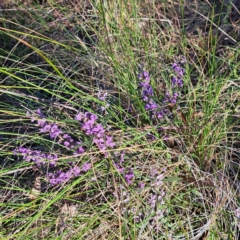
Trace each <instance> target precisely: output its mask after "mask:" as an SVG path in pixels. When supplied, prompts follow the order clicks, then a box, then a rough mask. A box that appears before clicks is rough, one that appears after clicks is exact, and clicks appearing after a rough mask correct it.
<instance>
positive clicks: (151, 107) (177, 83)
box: [138, 62, 184, 119]
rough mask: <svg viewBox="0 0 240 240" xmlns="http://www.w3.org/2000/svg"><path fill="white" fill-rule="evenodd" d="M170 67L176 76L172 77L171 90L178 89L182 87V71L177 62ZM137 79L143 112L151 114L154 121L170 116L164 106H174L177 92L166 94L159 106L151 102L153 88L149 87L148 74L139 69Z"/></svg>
mask: <svg viewBox="0 0 240 240" xmlns="http://www.w3.org/2000/svg"><path fill="white" fill-rule="evenodd" d="M172 67H173V70H174V71H175V73H176V76H174V77H172V90H173V89H175V88H178V87H183V76H184V69H183V68H182V67H181V65H180V63H178V62H175V63H174V64H173V65H172ZM138 79H139V80H140V83H139V87H140V88H141V98H142V100H143V101H144V102H145V107H144V108H145V110H147V111H149V112H151V113H152V115H153V117H154V118H155V119H161V118H163V117H164V116H166V115H171V112H170V110H169V109H168V108H167V107H166V105H168V104H172V105H175V104H176V103H177V99H178V96H179V94H178V93H177V92H173V94H170V92H166V94H165V97H164V99H163V101H162V103H161V104H160V105H159V104H157V103H156V102H155V101H154V100H153V97H154V93H153V88H152V86H151V85H150V76H149V73H148V72H146V71H143V70H142V69H141V68H140V73H139V74H138Z"/></svg>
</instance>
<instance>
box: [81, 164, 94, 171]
mask: <svg viewBox="0 0 240 240" xmlns="http://www.w3.org/2000/svg"><path fill="white" fill-rule="evenodd" d="M91 166H92V165H91V163H88V162H86V163H84V164H83V165H82V167H81V170H82V171H84V172H87V171H88V170H89V169H90V168H91Z"/></svg>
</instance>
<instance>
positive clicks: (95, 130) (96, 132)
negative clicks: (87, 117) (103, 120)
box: [91, 124, 105, 138]
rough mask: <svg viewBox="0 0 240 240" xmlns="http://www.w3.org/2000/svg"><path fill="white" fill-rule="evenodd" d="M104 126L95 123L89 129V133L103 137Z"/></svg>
mask: <svg viewBox="0 0 240 240" xmlns="http://www.w3.org/2000/svg"><path fill="white" fill-rule="evenodd" d="M104 132H105V130H104V128H103V127H102V124H96V125H95V126H94V127H93V128H92V129H91V133H92V134H93V135H94V136H96V137H98V138H101V137H103V135H104Z"/></svg>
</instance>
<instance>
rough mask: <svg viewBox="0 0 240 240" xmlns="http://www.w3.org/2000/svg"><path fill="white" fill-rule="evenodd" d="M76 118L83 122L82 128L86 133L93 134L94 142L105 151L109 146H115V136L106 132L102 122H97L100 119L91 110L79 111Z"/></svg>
mask: <svg viewBox="0 0 240 240" xmlns="http://www.w3.org/2000/svg"><path fill="white" fill-rule="evenodd" d="M75 119H76V120H78V121H79V122H80V123H81V129H82V130H83V131H84V132H85V134H86V135H89V136H93V142H94V143H95V144H96V145H97V146H98V148H99V149H100V150H101V151H103V152H104V151H105V150H106V149H107V147H109V148H113V147H114V146H115V143H114V142H113V138H112V137H111V136H108V135H106V134H105V129H104V128H103V126H102V124H100V123H96V120H97V119H98V117H97V116H96V115H94V114H93V113H90V112H86V113H85V114H83V113H79V114H78V115H77V116H76V117H75ZM105 154H106V153H105Z"/></svg>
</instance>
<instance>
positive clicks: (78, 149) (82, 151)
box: [76, 146, 85, 154]
mask: <svg viewBox="0 0 240 240" xmlns="http://www.w3.org/2000/svg"><path fill="white" fill-rule="evenodd" d="M84 152H85V151H84V149H83V147H82V146H80V147H78V148H77V150H76V154H82V153H84Z"/></svg>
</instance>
